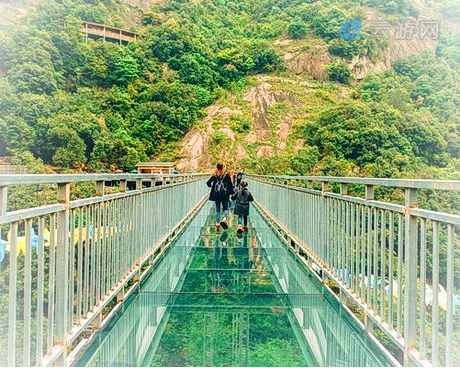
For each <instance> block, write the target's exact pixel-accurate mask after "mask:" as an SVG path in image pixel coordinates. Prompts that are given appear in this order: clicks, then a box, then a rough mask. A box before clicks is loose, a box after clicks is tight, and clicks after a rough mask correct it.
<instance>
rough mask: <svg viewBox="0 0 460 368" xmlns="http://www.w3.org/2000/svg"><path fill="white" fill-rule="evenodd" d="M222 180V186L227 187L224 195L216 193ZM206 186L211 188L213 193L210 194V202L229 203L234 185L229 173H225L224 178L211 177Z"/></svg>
mask: <svg viewBox="0 0 460 368" xmlns="http://www.w3.org/2000/svg"><path fill="white" fill-rule="evenodd" d="M221 179H222V184H223V186H224V187H225V193H224V194H218V193H216V184H217V182H218V181H219V180H221ZM206 185H207V186H208V187H210V188H211V193H209V200H210V201H228V199H229V196H230V195H231V194H233V183H232V179H231V178H230V175H228V173H225V174H224V177H223V178H221V177H219V176H217V175H213V176H211V177H210V178H209V179H208V181H207V182H206Z"/></svg>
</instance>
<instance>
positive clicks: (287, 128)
mask: <svg viewBox="0 0 460 368" xmlns="http://www.w3.org/2000/svg"><path fill="white" fill-rule="evenodd" d="M290 132H291V125H290V124H289V123H288V122H286V121H284V122H282V123H280V124H278V127H277V132H276V137H277V139H278V149H279V150H280V151H286V147H287V145H286V139H287V138H288V137H289V134H290Z"/></svg>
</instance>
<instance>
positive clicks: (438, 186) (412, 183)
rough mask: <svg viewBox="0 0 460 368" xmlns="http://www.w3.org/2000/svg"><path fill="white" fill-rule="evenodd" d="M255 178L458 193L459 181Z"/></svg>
mask: <svg viewBox="0 0 460 368" xmlns="http://www.w3.org/2000/svg"><path fill="white" fill-rule="evenodd" d="M248 175H250V176H252V177H256V178H267V179H281V180H309V181H316V182H327V183H343V184H360V185H379V186H384V187H397V188H408V189H432V190H454V191H460V180H429V179H387V178H354V177H348V176H345V177H336V176H290V175H256V174H248Z"/></svg>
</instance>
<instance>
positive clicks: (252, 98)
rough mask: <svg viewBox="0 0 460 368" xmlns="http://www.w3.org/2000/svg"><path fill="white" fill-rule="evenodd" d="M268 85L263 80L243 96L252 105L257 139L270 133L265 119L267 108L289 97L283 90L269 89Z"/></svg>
mask: <svg viewBox="0 0 460 368" xmlns="http://www.w3.org/2000/svg"><path fill="white" fill-rule="evenodd" d="M270 87H271V85H270V84H268V83H266V82H263V83H262V84H261V85H260V86H258V87H253V88H251V90H250V91H249V92H248V93H247V94H246V95H245V96H244V100H245V101H248V102H249V103H250V104H251V105H252V122H253V127H254V134H255V135H256V137H257V140H264V139H266V138H268V135H269V134H270V123H269V122H268V119H267V110H268V108H269V107H271V106H273V105H274V104H276V103H277V102H280V101H284V100H286V99H287V98H288V97H289V96H288V94H287V93H285V92H283V91H272V90H270ZM251 140H252V139H251ZM248 141H249V140H248Z"/></svg>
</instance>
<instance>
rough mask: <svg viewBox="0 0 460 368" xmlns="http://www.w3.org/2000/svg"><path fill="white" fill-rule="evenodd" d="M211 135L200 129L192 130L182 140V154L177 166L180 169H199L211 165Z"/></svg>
mask: <svg viewBox="0 0 460 368" xmlns="http://www.w3.org/2000/svg"><path fill="white" fill-rule="evenodd" d="M208 145H209V135H207V134H206V133H205V132H204V131H202V130H200V129H192V130H190V131H189V132H188V133H187V134H186V135H185V137H184V138H183V140H182V155H183V156H184V157H185V158H184V159H183V160H181V161H180V162H179V163H178V165H177V168H178V169H179V170H187V169H198V168H200V167H209V166H210V164H211V163H210V161H211V158H210V157H209V155H208V154H207V151H208Z"/></svg>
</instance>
